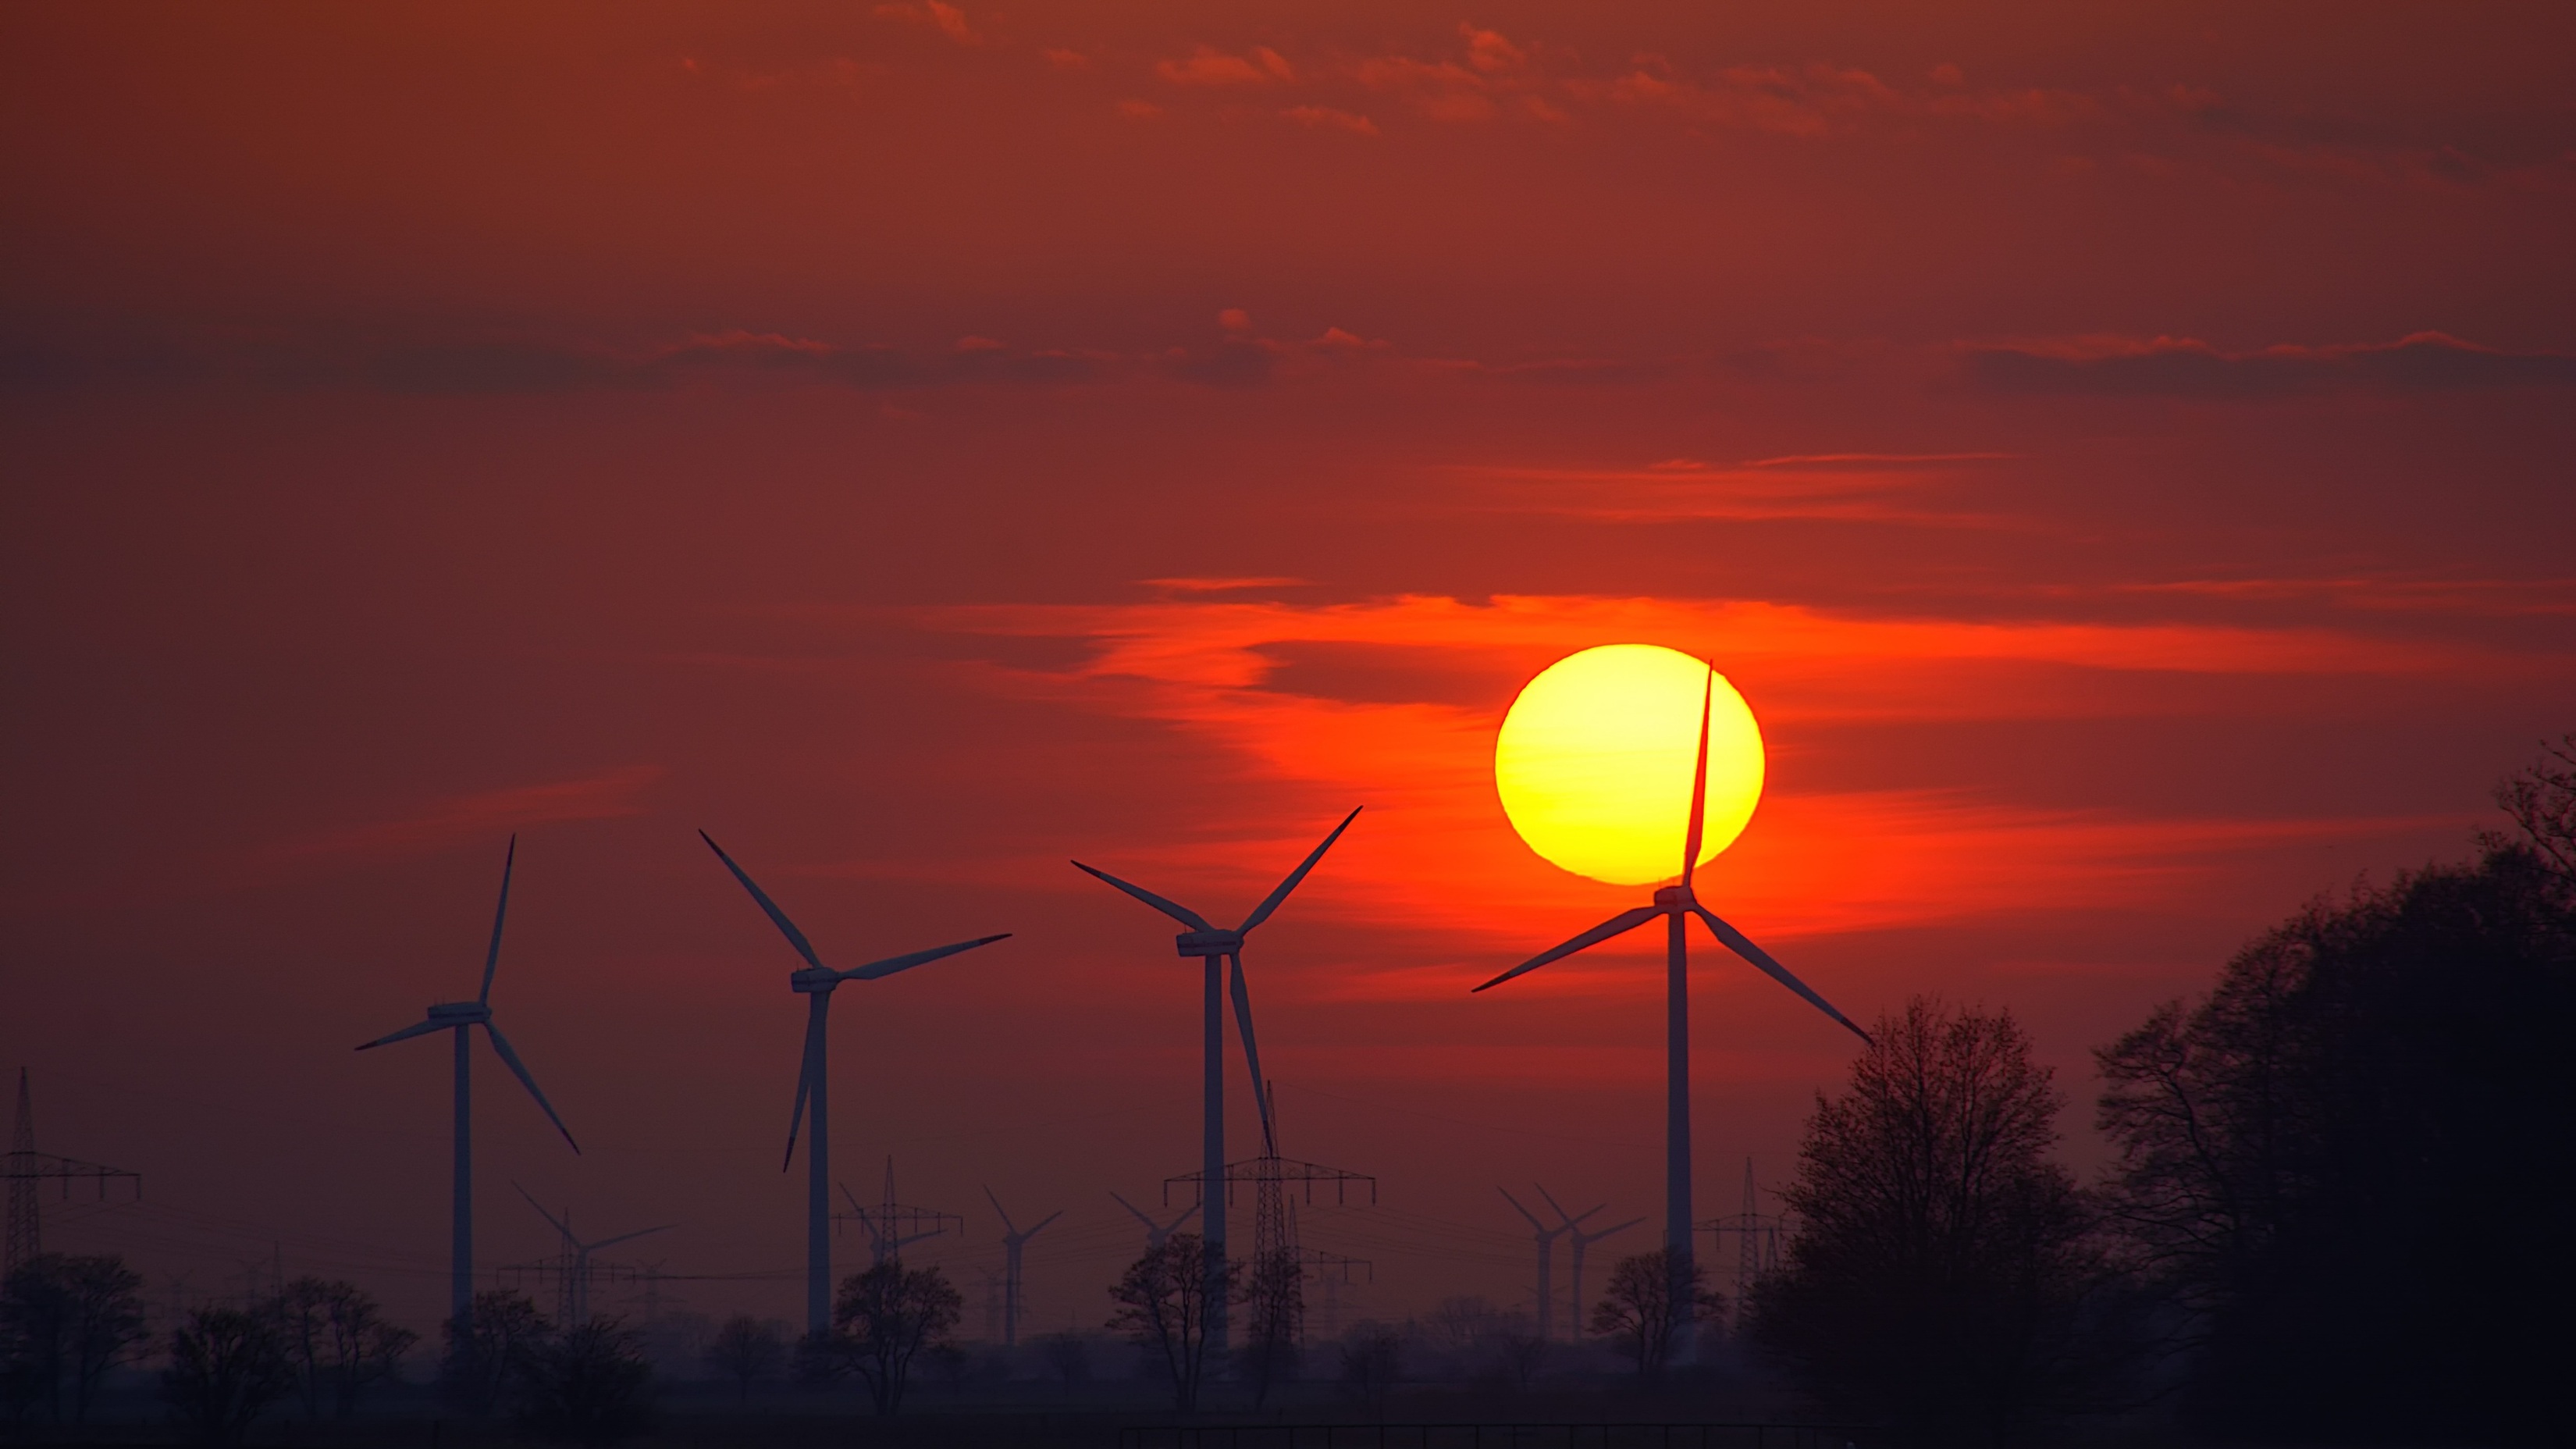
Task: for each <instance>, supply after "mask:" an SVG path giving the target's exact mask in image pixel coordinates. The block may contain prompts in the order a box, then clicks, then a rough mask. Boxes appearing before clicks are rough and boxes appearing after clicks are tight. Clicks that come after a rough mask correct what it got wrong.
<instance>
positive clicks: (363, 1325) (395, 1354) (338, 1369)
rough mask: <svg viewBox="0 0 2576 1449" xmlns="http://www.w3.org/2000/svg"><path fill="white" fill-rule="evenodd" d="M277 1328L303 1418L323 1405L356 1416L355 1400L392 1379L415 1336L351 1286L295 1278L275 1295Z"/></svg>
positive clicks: (414, 1341)
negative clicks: (292, 1366) (292, 1368)
mask: <svg viewBox="0 0 2576 1449" xmlns="http://www.w3.org/2000/svg"><path fill="white" fill-rule="evenodd" d="M272 1312H273V1313H274V1315H275V1316H276V1318H277V1322H278V1329H279V1332H280V1333H281V1335H282V1336H283V1338H284V1340H285V1344H286V1350H287V1355H288V1357H289V1358H290V1359H292V1360H293V1361H294V1364H295V1376H296V1388H297V1390H298V1391H299V1392H300V1393H301V1394H302V1396H303V1399H304V1412H305V1414H306V1416H307V1417H311V1416H315V1415H318V1414H319V1413H320V1412H321V1405H322V1401H323V1400H324V1399H325V1398H328V1399H329V1400H330V1401H331V1410H332V1413H333V1414H334V1415H336V1416H337V1417H340V1418H343V1419H345V1418H347V1417H349V1416H350V1415H351V1414H353V1413H355V1412H357V1408H358V1400H359V1399H360V1398H361V1397H362V1396H364V1394H365V1393H366V1391H367V1390H368V1389H369V1388H370V1387H372V1386H374V1385H375V1384H378V1383H381V1382H383V1381H384V1380H386V1379H389V1378H391V1377H393V1375H394V1371H395V1370H396V1369H397V1368H399V1367H400V1366H401V1364H402V1359H403V1355H404V1354H407V1353H409V1352H411V1347H412V1345H413V1344H415V1343H418V1342H419V1341H420V1335H419V1334H416V1333H414V1332H412V1331H411V1330H410V1329H408V1328H397V1327H395V1326H394V1325H393V1324H391V1323H388V1322H386V1321H385V1316H384V1311H383V1310H382V1309H381V1308H379V1307H378V1306H377V1304H376V1300H375V1299H374V1298H373V1297H371V1296H369V1295H368V1294H367V1293H365V1292H364V1291H362V1290H361V1289H360V1288H359V1287H358V1285H356V1284H355V1283H347V1282H341V1281H338V1280H326V1279H322V1278H298V1279H296V1280H295V1281H294V1282H292V1283H289V1284H287V1285H286V1291H285V1292H284V1293H281V1294H280V1295H278V1299H277V1302H276V1305H275V1307H274V1309H273V1310H272Z"/></svg>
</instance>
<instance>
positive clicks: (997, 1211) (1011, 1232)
mask: <svg viewBox="0 0 2576 1449" xmlns="http://www.w3.org/2000/svg"><path fill="white" fill-rule="evenodd" d="M984 1201H986V1202H988V1203H991V1204H992V1205H993V1215H994V1216H995V1217H998V1218H1000V1219H1001V1220H1002V1235H1003V1236H1004V1237H1015V1236H1017V1235H1018V1234H1019V1231H1020V1230H1019V1229H1018V1228H1015V1227H1013V1226H1011V1215H1010V1214H1009V1213H1006V1212H1004V1211H1002V1200H1001V1199H1000V1198H998V1197H995V1196H993V1189H992V1188H991V1187H989V1186H988V1187H986V1188H985V1189H984Z"/></svg>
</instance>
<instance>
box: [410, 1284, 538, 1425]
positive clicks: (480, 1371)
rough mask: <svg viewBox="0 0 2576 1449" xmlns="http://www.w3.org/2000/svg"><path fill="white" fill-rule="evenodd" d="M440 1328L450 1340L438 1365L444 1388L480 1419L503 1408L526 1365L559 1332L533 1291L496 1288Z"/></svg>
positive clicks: (449, 1397) (443, 1391)
mask: <svg viewBox="0 0 2576 1449" xmlns="http://www.w3.org/2000/svg"><path fill="white" fill-rule="evenodd" d="M439 1332H440V1333H441V1335H442V1336H443V1337H444V1338H445V1339H446V1343H447V1352H446V1354H445V1355H444V1356H443V1357H442V1358H441V1359H440V1360H439V1365H438V1387H439V1392H440V1393H441V1394H443V1395H444V1396H445V1397H446V1399H447V1401H448V1402H449V1403H451V1404H454V1405H455V1406H456V1407H458V1408H459V1409H462V1410H464V1411H465V1412H466V1413H469V1414H472V1415H474V1416H476V1417H478V1418H480V1417H485V1416H488V1415H490V1414H492V1413H493V1412H494V1411H496V1410H497V1409H499V1408H500V1406H501V1400H502V1395H503V1394H504V1393H506V1392H507V1391H508V1389H509V1388H510V1385H511V1384H512V1382H513V1381H514V1380H515V1379H516V1378H517V1376H518V1372H519V1369H520V1366H521V1365H523V1364H524V1363H526V1362H527V1360H528V1356H529V1355H530V1354H532V1353H534V1352H535V1351H536V1350H537V1349H538V1348H540V1347H542V1346H544V1344H545V1342H546V1341H547V1340H548V1339H550V1338H552V1337H553V1336H554V1325H552V1324H550V1323H548V1322H546V1319H545V1315H544V1314H542V1313H539V1312H538V1311H537V1305H536V1304H534V1303H532V1302H530V1301H529V1300H528V1297H527V1295H525V1294H522V1293H511V1292H505V1291H502V1290H499V1289H495V1290H493V1291H492V1292H489V1293H477V1294H475V1295H474V1305H473V1307H472V1308H470V1309H468V1310H467V1311H466V1312H465V1313H464V1314H462V1315H460V1316H459V1317H456V1318H451V1319H449V1320H448V1321H447V1322H446V1323H444V1324H442V1325H440V1328H439Z"/></svg>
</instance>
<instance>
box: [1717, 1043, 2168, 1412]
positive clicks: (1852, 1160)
mask: <svg viewBox="0 0 2576 1449" xmlns="http://www.w3.org/2000/svg"><path fill="white" fill-rule="evenodd" d="M1876 1036H1877V1040H1876V1041H1875V1043H1873V1044H1872V1045H1871V1046H1870V1048H1869V1049H1868V1050H1867V1051H1866V1052H1864V1053H1863V1054H1862V1055H1861V1057H1860V1059H1859V1060H1858V1061H1856V1062H1854V1063H1853V1064H1852V1074H1851V1084H1850V1087H1849V1089H1848V1090H1846V1091H1845V1092H1844V1093H1843V1095H1841V1096H1839V1097H1836V1098H1833V1099H1831V1100H1827V1099H1825V1098H1823V1097H1821V1096H1820V1097H1819V1098H1818V1100H1817V1103H1816V1113H1815V1116H1814V1117H1813V1118H1811V1119H1810V1120H1809V1122H1808V1124H1807V1135H1806V1140H1805V1141H1804V1142H1803V1143H1802V1144H1801V1146H1800V1148H1799V1168H1798V1176H1797V1179H1796V1181H1795V1182H1794V1183H1792V1184H1791V1185H1790V1186H1789V1187H1788V1188H1787V1189H1786V1190H1784V1191H1783V1193H1782V1194H1781V1196H1782V1198H1783V1199H1784V1200H1785V1201H1786V1202H1787V1204H1788V1205H1789V1207H1790V1209H1791V1210H1792V1211H1793V1212H1794V1213H1795V1214H1796V1215H1797V1218H1798V1226H1797V1230H1796V1231H1795V1232H1794V1233H1793V1234H1792V1235H1791V1237H1790V1239H1789V1242H1788V1246H1787V1252H1786V1255H1785V1261H1784V1264H1783V1266H1782V1269H1781V1271H1780V1272H1778V1273H1776V1274H1773V1275H1771V1276H1769V1277H1767V1278H1765V1279H1763V1280H1762V1281H1761V1282H1759V1283H1758V1284H1756V1285H1755V1286H1754V1289H1753V1293H1752V1299H1753V1302H1752V1305H1751V1307H1752V1312H1751V1315H1750V1319H1751V1321H1750V1329H1751V1334H1752V1337H1753V1339H1754V1341H1755V1342H1756V1344H1757V1345H1759V1346H1760V1347H1761V1348H1762V1349H1763V1350H1765V1351H1766V1352H1767V1353H1768V1354H1769V1355H1770V1356H1771V1357H1773V1358H1774V1359H1775V1360H1777V1361H1778V1362H1779V1363H1780V1364H1781V1365H1782V1366H1783V1367H1785V1368H1786V1369H1787V1370H1788V1371H1789V1373H1790V1374H1791V1376H1792V1377H1793V1378H1794V1379H1795V1380H1796V1381H1798V1382H1799V1383H1800V1384H1802V1385H1803V1386H1804V1387H1805V1388H1807V1389H1808V1390H1809V1391H1810V1392H1811V1393H1813V1394H1815V1395H1816V1396H1817V1397H1819V1398H1821V1399H1823V1400H1825V1401H1826V1402H1828V1403H1830V1404H1832V1405H1833V1406H1834V1407H1835V1409H1836V1410H1837V1411H1839V1412H1843V1413H1863V1414H1869V1415H1873V1416H1881V1417H1885V1418H1887V1419H1889V1420H1891V1421H1892V1422H1893V1423H1894V1424H1895V1426H1896V1427H1897V1428H1898V1430H1899V1431H1900V1432H1901V1433H1902V1434H1903V1435H1904V1437H1905V1438H1906V1439H1907V1440H1909V1441H1910V1442H1914V1443H2001V1442H2007V1441H2009V1440H2012V1439H2014V1438H2017V1437H2019V1436H2021V1435H2022V1434H2024V1433H2025V1432H2027V1430H2028V1429H2029V1428H2030V1427H2031V1425H2032V1423H2033V1421H2034V1419H2035V1418H2037V1417H2040V1416H2044V1415H2047V1414H2049V1413H2052V1412H2065V1411H2071V1410H2079V1409H2083V1408H2088V1407H2093V1406H2096V1405H2099V1404H2101V1403H2103V1402H2104V1400H2105V1397H2106V1396H2107V1395H2108V1394H2109V1393H2110V1392H2112V1390H2113V1389H2114V1388H2115V1387H2116V1382H2117V1376H2116V1373H2115V1372H2114V1370H2116V1368H2117V1367H2118V1365H2119V1364H2120V1363H2121V1361H2122V1360H2123V1357H2124V1355H2123V1353H2122V1352H2121V1350H2122V1349H2123V1348H2124V1347H2125V1346H2126V1340H2125V1338H2124V1336H2122V1335H2120V1334H2117V1333H2115V1332H2113V1331H2112V1329H2113V1328H2114V1326H2115V1325H2116V1324H2117V1323H2118V1322H2120V1321H2121V1320H2120V1319H2119V1317H2118V1316H2117V1315H2116V1314H2114V1313H2113V1312H2112V1310H2113V1309H2114V1308H2116V1307H2117V1306H2118V1305H2119V1304H2120V1302H2121V1301H2122V1300H2121V1295H2120V1294H2119V1292H2118V1290H2117V1282H2116V1280H2115V1279H2114V1278H2113V1277H2112V1275H2111V1274H2110V1273H2109V1271H2108V1268H2107V1266H2106V1263H2105V1258H2104V1255H2103V1254H2102V1253H2101V1252H2100V1251H2099V1250H2098V1249H2097V1248H2096V1247H2095V1246H2094V1237H2093V1234H2092V1228H2093V1225H2094V1212H2093V1209H2092V1207H2091V1205H2090V1204H2089V1203H2088V1202H2087V1200H2086V1198H2085V1196H2084V1195H2083V1194H2082V1193H2081V1192H2079V1191H2078V1190H2077V1188H2076V1186H2075V1183H2074V1181H2073V1180H2072V1179H2071V1178H2070V1177H2069V1176H2068V1174H2067V1172H2066V1170H2065V1169H2064V1168H2062V1167H2059V1166H2058V1165H2057V1164H2055V1163H2053V1162H2051V1161H2049V1160H2048V1152H2049V1149H2050V1148H2051V1147H2052V1146H2053V1145H2054V1144H2055V1142H2056V1140H2057V1131H2056V1118H2057V1112H2058V1108H2059V1106H2060V1102H2059V1099H2058V1095H2057V1093H2056V1091H2055V1089H2054V1088H2053V1087H2052V1086H2051V1084H2050V1078H2049V1073H2048V1070H2047V1069H2046V1068H2045V1067H2042V1066H2040V1065H2039V1064H2037V1063H2036V1062H2034V1061H2032V1059H2031V1054H2030V1042H2029V1039H2028V1038H2027V1037H2025V1036H2024V1035H2023V1034H2022V1031H2021V1029H2020V1028H2019V1027H2018V1026H2017V1025H2015V1024H2014V1022H2013V1020H2012V1018H2011V1016H2010V1015H2009V1014H2002V1015H1994V1016H1988V1015H1983V1014H1981V1013H1978V1012H1973V1011H1954V1010H1951V1009H1948V1008H1945V1007H1943V1006H1941V1005H1940V1004H1938V1003H1936V1002H1932V1001H1928V1000H1925V999H1922V998H1917V999H1915V1000H1914V1001H1912V1002H1910V1003H1908V1005H1907V1007H1906V1009H1905V1012H1904V1014H1903V1015H1902V1016H1896V1017H1890V1018H1882V1019H1881V1020H1880V1022H1879V1024H1878V1028H1877V1033H1876Z"/></svg>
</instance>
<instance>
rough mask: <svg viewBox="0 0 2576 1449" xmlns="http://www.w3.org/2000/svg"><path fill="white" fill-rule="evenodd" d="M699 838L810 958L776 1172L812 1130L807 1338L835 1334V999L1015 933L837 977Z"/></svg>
mask: <svg viewBox="0 0 2576 1449" xmlns="http://www.w3.org/2000/svg"><path fill="white" fill-rule="evenodd" d="M698 838H699V839H700V840H703V841H705V842H706V843H707V849H709V850H712V851H714V852H715V853H716V859H718V860H721V861H723V862H724V865H725V869H727V870H729V871H732V872H733V878H734V879H735V880H738V881H740V882H742V888H743V889H744V890H747V891H749V892H751V898H752V899H753V900H755V901H757V902H759V903H760V909H761V910H762V911H763V912H765V913H766V914H767V915H768V917H769V919H770V921H771V923H772V924H774V925H776V926H777V927H778V931H779V934H781V935H783V936H785V937H786V938H787V944H788V945H790V946H793V947H795V948H796V954H797V955H799V956H801V957H803V958H805V965H804V968H803V969H802V970H798V971H793V972H790V973H788V977H787V985H788V988H789V989H790V990H793V991H799V992H803V993H804V994H805V1001H806V1009H805V1055H804V1065H803V1066H802V1067H801V1068H800V1069H799V1070H798V1071H797V1074H796V1110H795V1111H794V1112H792V1113H790V1114H789V1115H788V1118H787V1157H786V1160H785V1161H783V1162H781V1163H780V1164H779V1165H778V1170H779V1171H781V1172H784V1171H786V1170H787V1168H788V1166H789V1165H790V1164H792V1163H793V1162H795V1160H796V1129H797V1128H798V1127H799V1126H800V1125H806V1124H810V1126H811V1133H810V1140H809V1142H808V1144H807V1146H806V1149H805V1163H806V1167H807V1170H808V1173H807V1175H808V1181H807V1183H806V1188H805V1331H806V1332H808V1333H813V1334H823V1333H829V1332H830V1331H831V1328H832V1134H831V1128H830V1121H831V1114H830V1108H831V1101H830V1098H829V1095H828V1094H827V1093H826V1092H825V1091H824V1090H823V1081H824V1066H825V1064H826V1062H827V1060H828V1055H829V1054H828V1053H827V1052H826V1051H825V1050H824V1047H825V1044H826V1040H825V1038H826V1033H825V1027H826V1023H828V1022H829V1021H830V1019H831V1016H830V1013H831V1010H832V991H833V989H834V988H835V987H838V986H839V985H840V984H841V983H842V982H844V981H874V980H876V979H877V978H879V977H881V976H892V975H893V974H895V973H896V972H898V971H909V970H911V969H912V968H913V967H915V966H920V965H925V964H927V963H929V962H932V961H936V960H938V959H940V958H941V957H943V956H954V955H956V954H957V953H958V952H960V951H972V950H974V949H975V948H976V947H978V946H989V945H991V944H993V943H994V942H995V941H1000V940H1006V939H1008V938H1009V936H1010V934H1011V933H1010V932H1008V931H1004V932H1002V933H1000V934H999V935H993V936H978V937H976V938H975V939H974V940H972V941H958V942H956V943H954V944H952V945H947V946H933V947H931V948H930V949H929V950H927V951H914V952H911V953H909V954H906V955H902V956H888V957H887V958H885V959H884V960H882V961H871V962H869V963H868V964H866V965H865V966H854V967H852V968H850V969H849V970H847V971H835V970H833V969H832V968H831V967H829V966H826V965H824V964H823V958H822V957H820V956H817V955H815V954H814V946H813V943H811V942H809V941H807V940H806V939H805V933H804V932H803V931H800V930H798V929H796V923H795V922H794V921H791V920H789V919H787V913H786V912H785V911H782V910H780V909H779V908H778V903H777V902H775V901H773V900H771V899H770V898H769V894H768V892H766V891H763V890H762V889H761V888H760V887H759V886H758V885H756V884H754V883H753V881H752V878H751V877H750V876H749V875H747V874H745V873H744V871H743V868H742V867H741V866H738V865H736V864H734V863H733V857H732V856H730V855H727V854H725V853H724V847H723V846H721V845H718V844H716V842H715V837H713V836H711V835H709V834H707V833H706V832H705V831H703V830H701V831H699V832H698Z"/></svg>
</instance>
